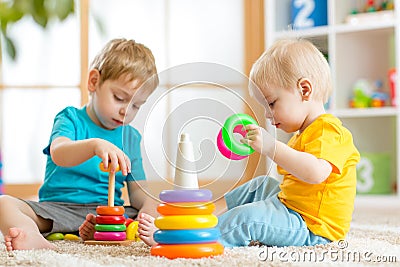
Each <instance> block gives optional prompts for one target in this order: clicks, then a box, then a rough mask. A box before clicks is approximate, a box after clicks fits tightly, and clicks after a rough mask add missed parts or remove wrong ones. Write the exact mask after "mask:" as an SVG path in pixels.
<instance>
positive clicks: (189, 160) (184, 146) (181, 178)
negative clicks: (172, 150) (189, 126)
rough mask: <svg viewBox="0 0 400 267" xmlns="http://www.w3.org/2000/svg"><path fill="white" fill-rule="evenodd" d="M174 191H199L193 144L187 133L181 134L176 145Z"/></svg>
mask: <svg viewBox="0 0 400 267" xmlns="http://www.w3.org/2000/svg"><path fill="white" fill-rule="evenodd" d="M174 189H176V190H180V189H199V183H198V179H197V172H196V164H195V160H194V153H193V144H192V141H190V136H189V134H188V133H182V134H181V137H180V141H179V143H178V149H177V154H176V167H175V179H174Z"/></svg>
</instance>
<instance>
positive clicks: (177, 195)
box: [160, 189, 212, 203]
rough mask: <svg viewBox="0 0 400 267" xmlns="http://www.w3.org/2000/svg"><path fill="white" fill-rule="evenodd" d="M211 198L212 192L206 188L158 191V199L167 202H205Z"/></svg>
mask: <svg viewBox="0 0 400 267" xmlns="http://www.w3.org/2000/svg"><path fill="white" fill-rule="evenodd" d="M211 199H212V192H211V191H210V190H208V189H187V190H163V191H161V193H160V200H161V201H164V202H167V203H174V202H207V201H211Z"/></svg>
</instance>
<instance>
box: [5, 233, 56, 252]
mask: <svg viewBox="0 0 400 267" xmlns="http://www.w3.org/2000/svg"><path fill="white" fill-rule="evenodd" d="M4 241H5V244H6V249H7V251H12V250H28V249H56V246H54V245H53V244H51V243H50V242H49V241H47V240H46V239H45V238H44V237H43V236H42V235H41V234H40V233H39V232H29V233H27V232H25V230H23V229H20V228H10V229H9V230H8V235H6V236H4Z"/></svg>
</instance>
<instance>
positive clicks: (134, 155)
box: [123, 127, 146, 181]
mask: <svg viewBox="0 0 400 267" xmlns="http://www.w3.org/2000/svg"><path fill="white" fill-rule="evenodd" d="M123 136H124V138H123V150H124V152H125V153H126V154H127V155H128V157H129V158H130V159H131V173H130V174H129V175H128V176H127V177H126V179H127V181H140V180H146V175H145V173H144V169H143V163H142V153H141V149H140V142H141V140H142V137H141V135H140V133H139V132H138V131H137V130H136V129H135V128H133V127H127V128H126V129H124V134H123Z"/></svg>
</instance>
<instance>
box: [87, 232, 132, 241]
mask: <svg viewBox="0 0 400 267" xmlns="http://www.w3.org/2000/svg"><path fill="white" fill-rule="evenodd" d="M125 239H126V233H125V232H97V231H96V232H94V240H96V241H124V240H125Z"/></svg>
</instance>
